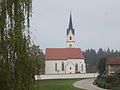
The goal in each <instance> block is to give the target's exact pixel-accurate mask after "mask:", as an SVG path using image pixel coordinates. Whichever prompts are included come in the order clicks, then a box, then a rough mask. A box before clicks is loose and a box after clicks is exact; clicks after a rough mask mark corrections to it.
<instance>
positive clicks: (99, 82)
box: [97, 81, 111, 89]
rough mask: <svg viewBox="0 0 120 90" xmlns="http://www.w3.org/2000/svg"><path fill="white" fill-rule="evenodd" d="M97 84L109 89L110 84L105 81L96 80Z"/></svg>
mask: <svg viewBox="0 0 120 90" xmlns="http://www.w3.org/2000/svg"><path fill="white" fill-rule="evenodd" d="M97 86H98V87H101V88H105V89H109V88H110V86H111V84H108V83H106V82H103V81H98V82H97Z"/></svg>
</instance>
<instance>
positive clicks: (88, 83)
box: [73, 79, 107, 90]
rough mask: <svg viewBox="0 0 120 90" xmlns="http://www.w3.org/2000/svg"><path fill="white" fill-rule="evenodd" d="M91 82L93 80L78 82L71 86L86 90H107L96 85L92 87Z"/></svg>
mask: <svg viewBox="0 0 120 90" xmlns="http://www.w3.org/2000/svg"><path fill="white" fill-rule="evenodd" d="M93 81H94V79H85V80H80V81H77V82H75V83H73V86H74V87H77V88H83V89H87V90H107V89H102V88H99V87H97V86H96V85H93Z"/></svg>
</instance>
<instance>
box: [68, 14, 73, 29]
mask: <svg viewBox="0 0 120 90" xmlns="http://www.w3.org/2000/svg"><path fill="white" fill-rule="evenodd" d="M69 29H73V25H72V15H71V13H70V20H69Z"/></svg>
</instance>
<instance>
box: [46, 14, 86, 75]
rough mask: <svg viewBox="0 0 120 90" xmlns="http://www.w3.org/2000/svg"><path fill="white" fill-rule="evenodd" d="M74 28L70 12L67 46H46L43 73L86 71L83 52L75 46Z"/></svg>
mask: <svg viewBox="0 0 120 90" xmlns="http://www.w3.org/2000/svg"><path fill="white" fill-rule="evenodd" d="M74 36H75V30H74V29H73V25H72V16H71V14H70V20H69V27H68V29H67V41H66V44H67V48H46V51H45V74H75V73H86V64H85V60H84V56H83V52H82V51H81V49H80V48H75V45H74V44H75V41H74Z"/></svg>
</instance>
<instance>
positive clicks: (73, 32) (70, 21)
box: [67, 13, 75, 35]
mask: <svg viewBox="0 0 120 90" xmlns="http://www.w3.org/2000/svg"><path fill="white" fill-rule="evenodd" d="M70 31H71V32H72V34H73V35H74V34H75V30H74V29H73V23H72V14H71V13H70V19H69V27H68V29H67V35H68V34H69V32H70Z"/></svg>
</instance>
